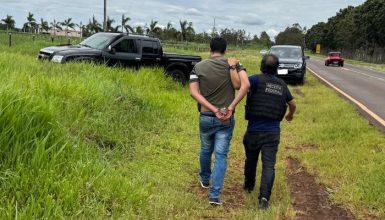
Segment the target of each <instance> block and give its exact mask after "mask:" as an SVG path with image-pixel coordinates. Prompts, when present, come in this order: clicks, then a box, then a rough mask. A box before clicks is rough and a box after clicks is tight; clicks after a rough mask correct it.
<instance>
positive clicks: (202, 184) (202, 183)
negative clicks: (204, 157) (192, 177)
mask: <svg viewBox="0 0 385 220" xmlns="http://www.w3.org/2000/svg"><path fill="white" fill-rule="evenodd" d="M199 183H200V184H201V187H202V188H203V189H208V188H209V187H210V183H204V182H202V180H199Z"/></svg>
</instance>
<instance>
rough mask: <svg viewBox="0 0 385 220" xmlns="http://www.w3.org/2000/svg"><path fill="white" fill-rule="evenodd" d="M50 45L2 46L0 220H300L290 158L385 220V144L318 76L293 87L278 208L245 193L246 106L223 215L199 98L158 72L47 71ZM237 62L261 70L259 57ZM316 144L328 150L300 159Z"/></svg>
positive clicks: (362, 213) (250, 54)
mask: <svg viewBox="0 0 385 220" xmlns="http://www.w3.org/2000/svg"><path fill="white" fill-rule="evenodd" d="M49 44H50V42H47V41H45V40H44V39H41V40H37V41H35V43H34V44H30V43H29V42H28V41H26V40H25V41H23V43H20V44H18V45H15V46H14V47H11V48H8V46H7V45H6V43H4V40H3V39H2V38H0V74H1V77H2V80H1V81H0V100H1V101H0V122H1V123H0V126H1V134H0V158H1V164H0V219H14V218H18V219H31V218H33V219H44V218H45V219H57V218H66V219H67V218H69V219H105V218H117V219H150V218H154V219H202V218H226V219H281V218H283V217H287V218H291V217H293V216H294V215H295V210H293V208H292V206H291V198H290V193H289V188H288V186H287V183H286V177H285V159H286V158H287V157H288V156H294V157H296V158H299V159H300V161H301V162H302V163H303V164H304V165H305V166H306V167H307V168H308V169H309V170H310V172H311V173H313V174H315V175H316V176H317V180H318V181H319V182H320V183H323V184H325V185H326V186H327V187H328V189H329V193H330V194H331V197H332V199H333V201H336V202H339V203H342V204H344V205H345V206H346V207H348V208H350V209H351V210H352V211H353V212H354V214H355V215H356V216H357V217H360V218H362V219H364V218H365V217H367V216H368V214H371V215H374V216H378V217H381V218H385V205H384V204H385V200H384V199H385V196H384V194H383V193H384V192H385V188H384V185H383V183H384V182H385V174H384V172H383V170H384V168H385V163H384V158H385V144H384V143H385V138H384V136H383V135H382V134H381V133H380V132H378V131H377V130H376V129H375V128H373V127H371V126H370V125H368V122H367V121H366V120H364V119H363V118H361V117H360V116H359V114H358V113H357V112H356V111H355V110H354V108H353V107H352V106H351V105H350V104H348V103H347V102H346V101H344V100H342V99H341V98H340V97H339V96H338V95H337V94H336V93H335V92H333V91H332V90H330V89H328V88H326V87H325V86H323V85H322V84H320V83H319V82H318V81H317V80H316V79H315V78H314V77H313V76H312V75H310V74H309V75H308V77H307V83H306V84H305V86H303V87H291V89H292V91H293V94H294V96H295V98H296V100H297V102H298V114H297V115H296V118H295V121H294V122H292V123H286V122H284V123H283V134H282V143H281V146H280V151H279V161H278V163H277V167H276V168H277V174H276V183H275V186H274V191H273V196H272V204H271V205H272V206H271V209H269V210H268V211H266V212H262V211H259V210H258V209H257V196H258V193H257V192H254V193H252V194H250V195H249V194H244V193H243V191H242V189H241V188H242V181H243V174H242V170H243V160H244V153H243V146H242V136H243V133H244V131H245V128H246V122H245V121H244V120H243V118H244V117H243V111H242V109H243V107H242V104H241V106H240V107H239V109H238V111H237V115H236V121H237V126H236V129H235V133H234V138H233V141H232V146H231V153H230V156H229V168H228V173H227V176H226V179H225V188H224V192H223V197H222V198H223V200H224V202H225V205H224V206H223V207H220V208H212V207H211V206H209V204H208V203H207V198H206V194H205V192H202V191H201V190H200V189H199V187H198V185H197V178H198V177H197V173H198V170H199V166H198V154H199V138H198V123H197V122H198V120H197V119H198V113H197V112H196V105H195V103H194V101H193V100H192V99H191V98H190V96H189V94H188V89H187V88H183V87H180V86H179V85H178V84H176V83H174V82H172V81H171V80H170V79H167V78H165V77H164V76H163V72H162V70H157V69H142V70H141V71H139V72H135V71H131V70H127V69H119V68H107V67H104V66H97V65H90V64H80V63H77V64H66V65H56V64H52V63H48V62H37V61H36V60H35V55H36V54H37V51H38V50H39V49H40V47H42V46H47V45H49ZM166 49H169V50H173V51H174V52H183V53H194V54H198V55H202V56H205V57H207V54H206V53H203V52H201V53H198V52H192V51H181V50H176V49H172V48H166ZM229 56H236V57H239V58H240V59H241V62H242V63H243V64H244V65H245V66H246V67H247V68H248V71H249V73H254V72H258V67H259V65H258V62H259V61H260V57H259V54H258V51H257V50H255V51H254V50H242V51H232V52H231V53H230V54H229ZM305 145H314V146H316V147H315V149H313V148H312V149H307V148H304V149H303V150H301V151H293V150H291V149H292V148H293V147H298V146H305ZM258 173H260V172H258ZM256 188H258V186H257V187H256Z"/></svg>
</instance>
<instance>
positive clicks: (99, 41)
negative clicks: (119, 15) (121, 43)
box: [79, 33, 116, 50]
mask: <svg viewBox="0 0 385 220" xmlns="http://www.w3.org/2000/svg"><path fill="white" fill-rule="evenodd" d="M115 38H116V35H111V34H106V33H98V34H94V35H92V36H91V37H89V38H87V39H85V40H84V41H82V42H81V43H80V44H79V45H83V46H87V47H91V48H94V49H98V50H102V49H103V48H105V47H106V46H107V45H108V44H109V43H110V42H112V41H113V40H114V39H115Z"/></svg>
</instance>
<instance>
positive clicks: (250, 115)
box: [243, 54, 296, 209]
mask: <svg viewBox="0 0 385 220" xmlns="http://www.w3.org/2000/svg"><path fill="white" fill-rule="evenodd" d="M278 65H279V62H278V57H276V56H275V55H273V54H267V55H266V56H264V57H263V59H262V62H261V71H262V74H261V75H253V76H250V77H249V80H250V90H249V93H248V95H247V102H246V120H248V127H247V131H246V134H245V136H244V139H243V144H244V146H245V151H246V161H245V184H244V189H245V190H246V191H247V192H251V191H253V190H254V186H255V175H256V166H257V162H258V156H259V154H260V152H261V154H262V156H261V157H262V178H261V185H260V192H259V197H258V198H259V208H261V209H266V208H268V207H269V199H270V195H271V189H272V188H273V184H274V177H275V162H276V154H277V151H278V145H279V140H280V122H281V121H282V119H283V118H284V117H285V114H286V110H287V106H289V113H288V114H287V115H286V120H287V121H289V122H290V121H292V120H293V117H294V112H295V110H296V104H295V102H294V100H293V97H292V95H291V93H290V91H289V89H288V87H287V85H286V83H285V82H284V81H283V80H281V79H279V78H277V77H276V75H277V71H278Z"/></svg>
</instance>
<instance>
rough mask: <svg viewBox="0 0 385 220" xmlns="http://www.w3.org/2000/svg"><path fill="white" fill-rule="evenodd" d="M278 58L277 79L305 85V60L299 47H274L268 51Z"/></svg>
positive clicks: (306, 58) (307, 57)
mask: <svg viewBox="0 0 385 220" xmlns="http://www.w3.org/2000/svg"><path fill="white" fill-rule="evenodd" d="M268 53H270V54H274V55H276V56H277V57H278V58H279V67H278V77H279V78H282V79H295V80H296V81H297V82H298V83H299V84H301V85H303V84H304V83H305V74H306V60H308V59H309V56H305V54H304V52H303V50H302V47H301V46H293V45H275V46H272V47H271V48H270V50H269V52H268Z"/></svg>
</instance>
